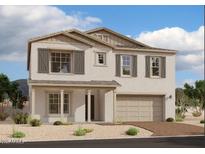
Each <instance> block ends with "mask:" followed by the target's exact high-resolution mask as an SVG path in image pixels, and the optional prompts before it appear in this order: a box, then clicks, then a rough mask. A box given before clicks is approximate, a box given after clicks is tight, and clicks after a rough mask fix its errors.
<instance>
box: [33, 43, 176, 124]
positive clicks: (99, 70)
mask: <svg viewBox="0 0 205 154" xmlns="http://www.w3.org/2000/svg"><path fill="white" fill-rule="evenodd" d="M39 47H41V48H51V49H53V48H54V49H66V50H85V74H84V75H74V74H43V73H41V74H39V73H37V68H38V66H37V49H38V48H39ZM96 51H103V52H106V53H107V58H106V62H107V66H105V67H104V66H103V67H102V66H100V67H99V66H96V65H95V52H96ZM116 53H122V54H125V53H126V54H131V55H137V56H138V72H137V75H138V76H137V77H116V76H115V54H116ZM146 55H149V56H151V55H156V56H166V78H159V79H153V78H145V56H146ZM30 71H31V79H32V80H45V79H46V80H63V81H66V80H70V81H72V80H73V81H74V80H76V81H89V80H109V81H110V80H115V81H117V82H118V83H120V84H121V87H118V88H117V89H116V92H117V93H118V94H119V93H123V94H124V93H129V94H130V93H132V94H164V95H165V98H166V99H165V118H167V117H174V116H175V111H174V110H175V107H174V106H175V55H173V54H166V53H160V54H157V53H146V52H136V51H135V52H134V51H124V52H122V51H112V49H111V48H107V47H105V48H102V47H92V48H90V47H88V46H87V45H83V44H82V43H78V44H75V45H69V44H67V43H48V42H36V43H32V46H31V67H30ZM107 95H108V97H107V100H108V101H111V97H112V96H111V94H107ZM170 95H172V98H171V99H170V98H168V97H169V96H170ZM107 100H106V101H107ZM107 105H108V106H106V105H105V106H104V108H105V109H106V108H109V109H112V107H113V104H112V102H111V103H110V104H107ZM83 110H84V107H80V108H79V110H78V111H77V113H78V114H80V112H82V111H83ZM39 112H41V110H40V111H39ZM110 112H111V111H110ZM101 115H102V113H101ZM76 116H77V114H76ZM76 118H77V119H78V120H80V119H79V117H78V116H77V117H76ZM106 118H107V119H109V117H105V119H106ZM109 120H110V119H109Z"/></svg>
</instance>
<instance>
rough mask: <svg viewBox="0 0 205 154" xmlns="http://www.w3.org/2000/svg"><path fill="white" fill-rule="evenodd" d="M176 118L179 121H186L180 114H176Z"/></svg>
mask: <svg viewBox="0 0 205 154" xmlns="http://www.w3.org/2000/svg"><path fill="white" fill-rule="evenodd" d="M175 120H176V121H177V122H180V121H184V118H182V116H180V115H176V117H175Z"/></svg>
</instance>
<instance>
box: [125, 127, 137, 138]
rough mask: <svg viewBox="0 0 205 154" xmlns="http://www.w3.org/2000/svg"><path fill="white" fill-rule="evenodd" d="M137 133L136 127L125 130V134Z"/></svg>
mask: <svg viewBox="0 0 205 154" xmlns="http://www.w3.org/2000/svg"><path fill="white" fill-rule="evenodd" d="M138 133H139V130H138V129H137V128H133V127H132V128H129V129H128V130H127V131H126V134H127V135H132V136H134V135H137V134H138Z"/></svg>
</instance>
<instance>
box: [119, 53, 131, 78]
mask: <svg viewBox="0 0 205 154" xmlns="http://www.w3.org/2000/svg"><path fill="white" fill-rule="evenodd" d="M131 72H132V56H130V55H122V56H121V73H122V74H121V75H122V76H131Z"/></svg>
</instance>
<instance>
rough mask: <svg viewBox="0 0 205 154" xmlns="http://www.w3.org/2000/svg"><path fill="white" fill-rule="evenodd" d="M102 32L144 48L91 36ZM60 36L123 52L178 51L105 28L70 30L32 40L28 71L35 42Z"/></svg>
mask: <svg viewBox="0 0 205 154" xmlns="http://www.w3.org/2000/svg"><path fill="white" fill-rule="evenodd" d="M100 30H105V31H107V32H109V33H112V34H114V35H116V36H118V37H120V38H123V39H126V40H128V41H130V42H132V43H134V44H137V45H140V46H142V47H139V48H127V47H126V48H125V47H116V46H114V45H111V44H109V43H107V42H105V41H103V40H100V39H98V38H96V37H94V36H91V35H89V34H91V33H94V32H97V31H100ZM73 33H77V34H79V35H81V36H84V37H86V38H88V39H90V40H91V41H88V40H86V39H83V38H80V37H79V36H76V35H74V34H73ZM58 35H64V36H66V37H69V38H72V39H74V40H77V41H79V42H82V43H84V44H87V45H89V46H94V45H95V43H93V42H98V43H99V44H102V45H104V46H107V47H110V48H112V49H114V50H121V51H146V52H147V51H149V52H162V53H171V54H175V53H176V51H175V50H169V49H162V48H154V47H150V46H148V45H146V44H143V43H141V42H138V41H136V40H134V39H131V38H129V37H126V36H124V35H122V34H120V33H117V32H114V31H112V30H110V29H108V28H104V27H101V28H96V29H92V30H89V31H85V32H81V31H79V30H77V29H70V30H65V31H60V32H56V33H51V34H48V35H44V36H40V37H35V38H32V39H30V40H29V41H28V57H27V69H28V70H29V64H30V52H31V51H30V50H31V44H32V43H33V42H37V41H41V40H44V39H47V38H50V37H54V36H58Z"/></svg>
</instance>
